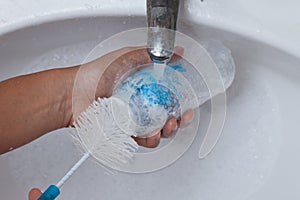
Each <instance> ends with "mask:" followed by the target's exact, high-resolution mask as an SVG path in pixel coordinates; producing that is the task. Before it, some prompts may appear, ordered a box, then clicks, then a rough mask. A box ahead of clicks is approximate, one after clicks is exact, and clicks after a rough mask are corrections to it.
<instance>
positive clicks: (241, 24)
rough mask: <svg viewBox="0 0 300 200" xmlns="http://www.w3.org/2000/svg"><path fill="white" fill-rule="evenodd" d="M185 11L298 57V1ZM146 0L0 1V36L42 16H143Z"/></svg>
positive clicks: (214, 1) (212, 1) (198, 4)
mask: <svg viewBox="0 0 300 200" xmlns="http://www.w3.org/2000/svg"><path fill="white" fill-rule="evenodd" d="M183 4H184V5H183V7H184V8H185V9H184V10H185V11H184V12H186V13H187V14H188V15H191V16H194V18H195V19H196V20H198V21H200V22H201V23H205V24H210V25H213V26H225V27H226V28H227V29H228V30H230V31H234V32H241V33H243V34H246V35H247V34H248V35H249V36H251V37H253V38H260V39H262V38H265V39H266V40H273V41H276V43H277V46H279V47H281V48H282V49H284V50H286V51H288V52H290V53H293V54H295V55H298V56H300V13H299V12H298V10H299V8H300V1H297V0H285V1H279V0H277V1H274V0H252V1H249V0H231V1H224V0H204V1H201V0H185V1H183ZM145 13H146V0H139V1H134V3H133V1H128V0H127V1H126V0H106V1H105V0H42V1H41V0H26V1H24V0H1V1H0V35H1V34H3V33H6V32H9V31H11V30H14V29H16V28H18V27H21V26H22V25H25V24H26V23H29V22H32V21H35V20H36V21H37V20H39V19H41V18H44V19H46V18H48V19H51V18H52V19H53V18H56V17H57V16H61V15H63V16H74V15H75V14H77V15H99V14H100V15H106V14H114V15H115V14H116V15H118V14H123V15H124V14H127V15H144V14H145Z"/></svg>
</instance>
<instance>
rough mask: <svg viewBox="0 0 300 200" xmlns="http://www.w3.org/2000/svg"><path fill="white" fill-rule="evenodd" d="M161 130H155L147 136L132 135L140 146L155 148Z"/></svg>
mask: <svg viewBox="0 0 300 200" xmlns="http://www.w3.org/2000/svg"><path fill="white" fill-rule="evenodd" d="M160 135H161V132H160V131H157V132H155V133H153V134H151V135H150V136H148V137H134V136H133V137H132V138H133V139H134V140H135V141H136V143H137V144H138V145H140V146H143V147H147V148H155V147H157V146H158V145H159V142H160Z"/></svg>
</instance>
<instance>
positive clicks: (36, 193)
mask: <svg viewBox="0 0 300 200" xmlns="http://www.w3.org/2000/svg"><path fill="white" fill-rule="evenodd" d="M41 195H42V192H41V191H40V190H39V189H37V188H33V189H31V190H30V192H29V194H28V199H29V200H37V199H38V198H39V197H40V196H41Z"/></svg>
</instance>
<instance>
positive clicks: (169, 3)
mask: <svg viewBox="0 0 300 200" xmlns="http://www.w3.org/2000/svg"><path fill="white" fill-rule="evenodd" d="M178 10H179V0H147V20H148V36H147V37H148V38H147V49H148V53H149V55H150V57H151V59H152V61H153V62H159V63H166V62H168V61H169V60H170V58H171V57H172V55H173V52H174V43H175V31H176V24H177V16H178Z"/></svg>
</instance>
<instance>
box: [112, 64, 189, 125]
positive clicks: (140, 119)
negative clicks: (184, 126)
mask: <svg viewBox="0 0 300 200" xmlns="http://www.w3.org/2000/svg"><path fill="white" fill-rule="evenodd" d="M184 72H186V70H185V68H184V67H182V66H181V65H174V66H166V67H165V71H164V74H163V76H162V77H157V75H156V73H155V71H154V68H153V66H148V67H146V68H144V69H142V70H140V71H138V72H135V73H134V74H132V75H130V76H129V77H127V78H126V79H125V80H124V81H123V82H122V84H121V85H120V87H119V88H118V89H117V90H116V91H115V93H114V96H118V97H119V98H121V99H127V101H128V103H129V107H130V109H131V112H132V117H133V119H134V121H135V122H136V123H137V124H138V125H139V126H143V127H146V126H148V125H149V124H151V122H153V120H155V119H153V118H151V117H152V116H151V112H155V109H158V108H163V109H164V110H165V113H166V115H167V116H168V117H179V116H180V111H181V110H180V101H182V100H183V97H184V96H183V95H182V91H181V90H182V83H181V81H180V80H179V79H178V73H184ZM176 77H177V78H176ZM178 86H180V87H181V89H178Z"/></svg>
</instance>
